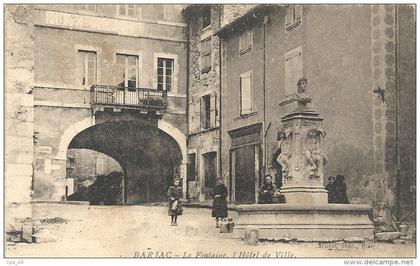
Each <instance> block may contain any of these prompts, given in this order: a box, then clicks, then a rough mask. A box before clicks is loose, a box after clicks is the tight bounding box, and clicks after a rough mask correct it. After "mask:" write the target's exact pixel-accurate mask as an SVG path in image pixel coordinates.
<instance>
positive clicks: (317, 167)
mask: <svg viewBox="0 0 420 266" xmlns="http://www.w3.org/2000/svg"><path fill="white" fill-rule="evenodd" d="M325 134H326V133H325V131H324V130H322V129H320V128H318V127H315V126H313V127H311V128H310V129H309V130H308V132H307V139H306V141H305V142H306V147H305V152H304V153H305V161H306V165H305V168H306V176H307V177H308V178H310V179H312V178H319V177H320V176H321V174H322V173H321V171H322V169H321V166H324V165H326V164H327V162H328V160H327V156H326V155H325V154H324V153H322V152H321V150H320V147H319V146H320V145H319V142H320V137H321V136H322V137H324V136H325Z"/></svg>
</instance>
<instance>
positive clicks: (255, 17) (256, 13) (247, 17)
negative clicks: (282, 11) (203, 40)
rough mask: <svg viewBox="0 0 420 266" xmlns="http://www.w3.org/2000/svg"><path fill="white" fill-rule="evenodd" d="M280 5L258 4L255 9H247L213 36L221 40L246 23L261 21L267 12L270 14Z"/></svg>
mask: <svg viewBox="0 0 420 266" xmlns="http://www.w3.org/2000/svg"><path fill="white" fill-rule="evenodd" d="M279 6H280V5H275V4H260V5H256V6H255V7H253V8H251V9H249V10H248V11H247V12H246V13H245V14H243V15H242V16H239V17H237V18H236V19H234V20H233V21H231V22H229V23H228V24H226V25H224V26H223V27H222V28H220V30H218V31H217V32H216V33H215V34H216V35H218V36H219V37H221V38H224V37H228V36H229V33H230V32H232V31H234V30H235V29H237V28H238V27H241V26H243V25H246V24H248V23H253V22H256V21H261V20H262V19H263V18H264V15H266V14H267V13H269V12H272V11H273V10H274V9H276V8H278V7H279Z"/></svg>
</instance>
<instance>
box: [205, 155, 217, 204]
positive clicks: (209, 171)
mask: <svg viewBox="0 0 420 266" xmlns="http://www.w3.org/2000/svg"><path fill="white" fill-rule="evenodd" d="M216 158H217V153H216V152H209V153H205V154H203V159H204V194H205V195H206V198H209V197H211V195H210V194H211V190H212V188H213V187H214V185H215V183H216V175H217V164H216Z"/></svg>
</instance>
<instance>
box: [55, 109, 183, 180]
mask: <svg viewBox="0 0 420 266" xmlns="http://www.w3.org/2000/svg"><path fill="white" fill-rule="evenodd" d="M94 125H95V122H94V118H92V117H87V118H85V119H83V120H81V121H78V122H76V123H74V124H73V125H71V126H69V127H68V128H67V129H66V130H65V131H64V133H63V135H62V136H61V140H60V144H59V148H58V153H57V156H56V158H57V159H62V160H66V159H67V148H68V146H69V144H70V142H71V140H72V139H73V138H74V137H75V136H76V135H77V134H79V133H80V132H82V131H83V130H85V129H87V128H89V127H91V126H94ZM158 128H159V129H160V130H162V131H163V132H165V133H167V134H168V135H169V136H171V137H172V138H173V139H174V140H175V141H176V142H177V143H178V145H179V148H180V149H181V154H182V166H181V176H182V177H185V174H186V169H183V168H184V165H186V164H187V138H186V136H185V134H184V133H182V132H181V131H180V130H179V129H178V128H176V127H175V126H173V125H172V124H171V123H169V122H167V121H165V120H162V119H159V120H158Z"/></svg>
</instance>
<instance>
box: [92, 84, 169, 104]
mask: <svg viewBox="0 0 420 266" xmlns="http://www.w3.org/2000/svg"><path fill="white" fill-rule="evenodd" d="M90 91H91V97H92V104H100V105H111V106H112V105H113V106H125V107H131V108H146V109H155V110H162V109H166V107H167V105H168V101H167V92H166V91H158V90H154V89H146V88H127V87H118V86H109V85H92V87H91V88H90Z"/></svg>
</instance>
